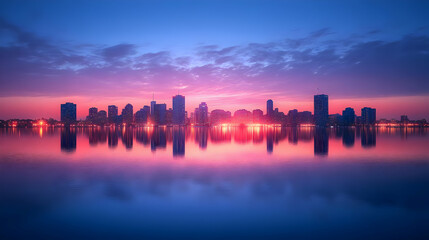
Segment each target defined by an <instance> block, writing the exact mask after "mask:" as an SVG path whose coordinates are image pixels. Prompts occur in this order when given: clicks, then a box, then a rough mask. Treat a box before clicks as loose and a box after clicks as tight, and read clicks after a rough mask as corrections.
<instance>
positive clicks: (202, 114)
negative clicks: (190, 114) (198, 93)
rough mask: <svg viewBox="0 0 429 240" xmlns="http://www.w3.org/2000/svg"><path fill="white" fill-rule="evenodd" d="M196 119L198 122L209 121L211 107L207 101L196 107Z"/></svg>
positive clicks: (204, 122)
mask: <svg viewBox="0 0 429 240" xmlns="http://www.w3.org/2000/svg"><path fill="white" fill-rule="evenodd" d="M195 120H196V123H197V124H200V125H205V124H208V123H209V108H208V107H207V103H205V102H202V103H200V105H199V106H198V108H196V109H195Z"/></svg>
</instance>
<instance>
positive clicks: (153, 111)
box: [150, 100, 156, 116]
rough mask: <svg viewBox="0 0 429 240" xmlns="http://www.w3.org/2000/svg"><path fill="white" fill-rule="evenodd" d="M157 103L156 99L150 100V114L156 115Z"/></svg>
mask: <svg viewBox="0 0 429 240" xmlns="http://www.w3.org/2000/svg"><path fill="white" fill-rule="evenodd" d="M155 105H156V101H155V100H153V101H151V102H150V115H151V116H154V114H155Z"/></svg>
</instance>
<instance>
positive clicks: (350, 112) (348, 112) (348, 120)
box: [342, 107, 356, 126]
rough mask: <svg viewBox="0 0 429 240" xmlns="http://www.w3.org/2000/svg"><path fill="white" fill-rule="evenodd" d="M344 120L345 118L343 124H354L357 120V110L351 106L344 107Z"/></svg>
mask: <svg viewBox="0 0 429 240" xmlns="http://www.w3.org/2000/svg"><path fill="white" fill-rule="evenodd" d="M342 120H343V122H342V124H343V125H344V126H353V125H354V124H355V120H356V114H355V110H354V109H353V108H351V107H348V108H346V109H344V110H343V116H342Z"/></svg>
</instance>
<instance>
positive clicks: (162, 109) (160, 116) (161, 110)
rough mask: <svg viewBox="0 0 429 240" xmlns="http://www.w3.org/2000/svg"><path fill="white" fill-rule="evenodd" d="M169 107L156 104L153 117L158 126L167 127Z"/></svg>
mask: <svg viewBox="0 0 429 240" xmlns="http://www.w3.org/2000/svg"><path fill="white" fill-rule="evenodd" d="M166 115H167V105H166V104H165V103H163V104H155V105H154V109H153V117H154V122H155V124H156V125H165V124H166V123H167V118H166V117H167V116H166Z"/></svg>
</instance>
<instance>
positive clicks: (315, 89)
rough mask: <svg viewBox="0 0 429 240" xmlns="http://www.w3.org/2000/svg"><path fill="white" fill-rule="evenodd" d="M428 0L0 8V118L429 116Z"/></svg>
mask: <svg viewBox="0 0 429 240" xmlns="http://www.w3.org/2000/svg"><path fill="white" fill-rule="evenodd" d="M427 9H429V1H405V0H404V1H391V0H390V1H267V0H264V1H262V0H261V1H222V0H216V1H210V0H201V1H119V0H118V1H107V0H106V1H95V0H92V1H76V0H74V1H54V0H52V1H0V119H9V118H39V117H54V118H57V119H58V118H59V115H60V111H59V109H60V104H61V103H64V102H66V101H71V102H74V103H77V108H78V118H84V117H85V116H86V115H87V114H88V108H89V107H92V106H95V107H98V108H99V109H100V110H107V105H111V104H114V105H117V106H118V107H119V108H120V109H122V108H123V107H124V106H125V104H127V103H131V104H133V105H134V110H135V111H136V110H138V109H140V108H141V107H143V105H149V103H150V101H151V100H152V94H154V95H155V100H156V101H157V102H161V103H167V107H171V106H172V105H171V102H172V101H171V97H172V96H173V95H175V94H177V93H178V92H180V94H183V95H185V96H186V109H187V110H188V111H192V109H194V108H195V107H197V106H198V104H199V103H200V102H202V101H205V102H207V104H208V106H209V111H211V110H213V109H219V108H220V109H225V110H230V111H235V110H238V109H242V108H245V109H248V110H252V109H256V108H260V109H262V110H264V112H265V110H266V109H265V102H266V100H267V99H273V100H274V107H278V108H279V109H280V111H283V112H285V113H287V112H288V110H290V109H294V108H297V109H298V110H300V111H301V110H310V111H313V102H312V101H313V95H314V94H317V93H325V94H328V95H329V98H330V113H331V114H332V113H340V112H341V111H342V110H343V109H344V108H346V107H349V106H351V107H354V108H355V110H356V111H357V113H358V114H359V115H360V108H362V107H365V106H370V107H375V108H377V118H396V119H398V118H399V117H400V115H402V114H407V115H408V116H409V117H410V118H411V119H421V118H427V119H428V120H429V14H428V12H427Z"/></svg>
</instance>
